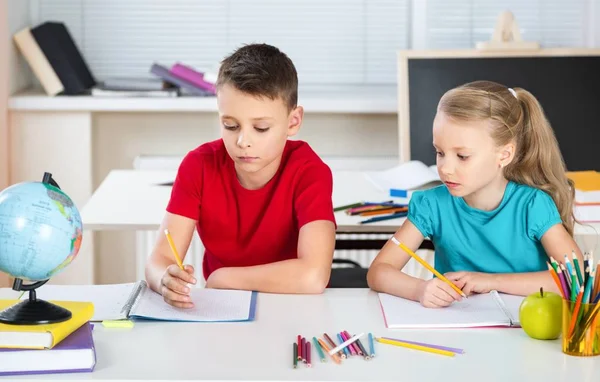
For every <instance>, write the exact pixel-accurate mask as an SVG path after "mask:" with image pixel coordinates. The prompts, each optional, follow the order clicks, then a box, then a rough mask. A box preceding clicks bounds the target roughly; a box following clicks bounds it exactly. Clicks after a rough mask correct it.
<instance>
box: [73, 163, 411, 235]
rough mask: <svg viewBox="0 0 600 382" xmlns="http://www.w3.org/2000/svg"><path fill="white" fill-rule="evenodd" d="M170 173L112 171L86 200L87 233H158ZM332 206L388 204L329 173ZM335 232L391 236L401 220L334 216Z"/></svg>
mask: <svg viewBox="0 0 600 382" xmlns="http://www.w3.org/2000/svg"><path fill="white" fill-rule="evenodd" d="M174 178H175V172H173V171H142V170H113V171H111V172H110V173H109V174H108V176H107V177H106V178H105V179H104V181H103V182H102V183H101V184H100V186H99V187H98V189H96V191H95V192H94V194H93V195H92V197H91V198H90V200H89V201H88V202H87V203H86V204H85V206H83V208H82V210H81V216H82V220H83V223H84V226H85V228H86V229H88V230H94V231H99V230H117V229H118V230H155V229H158V228H159V226H160V223H161V221H162V219H163V216H164V213H165V207H166V206H167V203H168V201H169V196H170V195H171V187H168V186H160V185H159V184H162V183H167V182H172V181H173V179H174ZM333 180H334V182H333V183H334V186H333V205H334V206H339V205H344V204H349V203H355V202H357V201H361V200H364V201H383V200H389V199H390V197H389V196H387V195H386V193H384V192H381V191H379V190H378V189H377V188H375V186H373V185H372V184H371V183H370V182H369V181H368V180H367V179H366V178H365V177H364V175H363V174H362V173H359V172H351V171H342V172H334V173H333ZM335 217H336V221H337V224H338V232H380V233H393V232H395V231H396V230H397V229H398V227H399V226H400V224H402V221H404V219H395V220H389V221H384V222H378V223H374V224H366V225H361V224H359V222H360V221H361V220H364V219H365V218H363V217H358V216H348V215H346V214H345V213H343V212H338V213H336V214H335Z"/></svg>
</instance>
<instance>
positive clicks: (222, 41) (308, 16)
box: [30, 0, 411, 85]
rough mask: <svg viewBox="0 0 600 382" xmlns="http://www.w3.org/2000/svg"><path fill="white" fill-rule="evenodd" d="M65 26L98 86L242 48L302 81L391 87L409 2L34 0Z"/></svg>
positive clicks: (208, 63)
mask: <svg viewBox="0 0 600 382" xmlns="http://www.w3.org/2000/svg"><path fill="white" fill-rule="evenodd" d="M30 1H32V2H33V3H34V6H33V7H32V8H33V9H35V12H34V13H35V17H34V20H32V21H34V22H35V23H39V22H43V21H48V20H54V21H62V22H64V23H65V24H66V25H67V27H68V28H69V30H70V32H71V33H72V34H73V36H74V39H75V40H76V42H77V44H78V46H79V48H80V49H81V51H82V53H83V55H84V57H85V59H86V61H87V62H88V64H89V66H90V68H91V70H92V72H93V74H94V75H95V77H97V78H98V79H103V78H108V77H123V76H127V77H150V76H151V75H150V74H149V69H150V66H151V65H152V63H154V62H158V63H161V64H164V65H167V66H169V65H171V64H173V63H175V62H177V61H180V62H183V63H186V64H189V65H192V66H194V67H196V68H198V69H200V70H215V69H216V68H217V67H218V63H219V62H220V60H222V59H223V58H224V57H225V56H226V55H227V54H228V53H230V52H232V51H233V50H234V49H236V48H237V47H239V46H241V45H242V44H245V43H252V42H266V43H269V44H272V45H275V46H277V47H279V48H280V49H281V50H283V51H284V52H285V53H286V54H288V55H289V56H290V58H291V59H292V60H293V61H294V63H295V65H296V68H297V70H298V75H299V79H300V83H301V84H308V85H310V84H319V85H321V84H324V85H328V84H339V85H346V84H348V85H361V84H365V85H366V84H394V83H395V82H396V52H397V51H398V50H399V49H406V48H407V47H408V42H409V35H410V34H409V32H410V31H409V29H410V23H409V15H410V3H411V1H410V0H286V1H280V0H253V1H245V0H212V1H206V0H205V1H199V0H177V1H172V0H127V1H122V0H103V1H99V0H30Z"/></svg>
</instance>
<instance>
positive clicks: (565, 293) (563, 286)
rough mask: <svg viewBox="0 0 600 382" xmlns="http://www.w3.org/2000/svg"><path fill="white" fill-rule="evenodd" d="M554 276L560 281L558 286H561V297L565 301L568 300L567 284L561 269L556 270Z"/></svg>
mask: <svg viewBox="0 0 600 382" xmlns="http://www.w3.org/2000/svg"><path fill="white" fill-rule="evenodd" d="M556 274H557V275H558V279H559V280H560V285H561V287H562V288H561V290H562V292H563V296H564V298H565V299H568V298H569V295H570V293H569V289H568V287H567V282H566V281H565V277H564V275H563V271H562V268H561V267H558V270H557V271H556Z"/></svg>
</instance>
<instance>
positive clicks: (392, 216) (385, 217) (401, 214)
mask: <svg viewBox="0 0 600 382" xmlns="http://www.w3.org/2000/svg"><path fill="white" fill-rule="evenodd" d="M406 215H408V213H407V212H396V213H395V214H390V215H383V216H376V217H374V218H370V219H366V220H361V221H360V222H358V223H359V224H368V223H375V222H380V221H383V220H391V219H398V218H403V217H406Z"/></svg>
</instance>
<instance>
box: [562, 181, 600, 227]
mask: <svg viewBox="0 0 600 382" xmlns="http://www.w3.org/2000/svg"><path fill="white" fill-rule="evenodd" d="M567 176H568V177H569V179H571V180H572V181H573V182H574V183H575V208H574V214H575V217H576V218H577V219H578V220H579V221H581V222H586V223H590V222H600V172H598V171H572V172H568V173H567Z"/></svg>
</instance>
